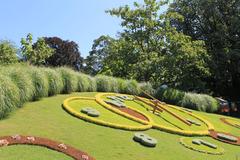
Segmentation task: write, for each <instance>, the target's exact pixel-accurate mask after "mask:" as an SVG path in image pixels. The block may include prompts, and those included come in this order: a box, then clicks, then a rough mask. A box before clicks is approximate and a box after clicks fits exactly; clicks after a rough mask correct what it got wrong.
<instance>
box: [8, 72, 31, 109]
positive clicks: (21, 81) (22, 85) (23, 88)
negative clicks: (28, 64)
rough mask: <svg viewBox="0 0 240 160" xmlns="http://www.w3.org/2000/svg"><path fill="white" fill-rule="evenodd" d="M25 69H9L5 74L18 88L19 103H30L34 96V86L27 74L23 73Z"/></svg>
mask: <svg viewBox="0 0 240 160" xmlns="http://www.w3.org/2000/svg"><path fill="white" fill-rule="evenodd" d="M25 69H26V68H22V67H11V68H10V67H9V69H8V72H7V73H5V74H6V75H7V76H9V77H10V78H11V80H12V82H13V83H14V84H15V85H16V86H17V87H18V88H19V94H20V102H21V104H20V105H22V104H23V103H24V102H28V101H32V100H33V94H34V86H33V83H32V80H31V76H30V75H29V74H26V73H24V70H25Z"/></svg>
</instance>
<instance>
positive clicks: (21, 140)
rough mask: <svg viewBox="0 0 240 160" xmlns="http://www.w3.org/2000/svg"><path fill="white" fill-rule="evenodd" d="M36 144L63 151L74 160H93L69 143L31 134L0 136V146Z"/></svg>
mask: <svg viewBox="0 0 240 160" xmlns="http://www.w3.org/2000/svg"><path fill="white" fill-rule="evenodd" d="M19 144H23V145H37V146H42V147H46V148H49V149H52V150H55V151H58V152H61V153H64V154H66V155H68V156H70V157H72V158H74V159H76V160H95V159H94V158H93V157H91V156H89V155H88V154H87V153H85V152H82V151H80V150H78V149H76V148H74V147H71V146H69V145H66V144H63V143H60V142H56V141H53V140H50V139H46V138H40V137H33V136H22V135H15V136H3V137H0V147H3V146H9V145H19Z"/></svg>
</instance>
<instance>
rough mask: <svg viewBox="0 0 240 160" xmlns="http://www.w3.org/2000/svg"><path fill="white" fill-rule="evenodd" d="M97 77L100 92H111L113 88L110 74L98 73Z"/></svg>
mask: <svg viewBox="0 0 240 160" xmlns="http://www.w3.org/2000/svg"><path fill="white" fill-rule="evenodd" d="M95 78H96V83H97V91H98V92H109V91H110V90H111V88H112V86H111V82H110V79H109V77H108V76H103V75H98V76H96V77H95Z"/></svg>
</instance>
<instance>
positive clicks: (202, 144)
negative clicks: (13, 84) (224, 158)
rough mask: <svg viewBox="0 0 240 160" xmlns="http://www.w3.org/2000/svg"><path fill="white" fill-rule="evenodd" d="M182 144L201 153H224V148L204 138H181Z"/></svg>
mask: <svg viewBox="0 0 240 160" xmlns="http://www.w3.org/2000/svg"><path fill="white" fill-rule="evenodd" d="M180 144H182V145H183V146H184V147H186V148H188V149H191V150H193V151H197V152H200V153H206V154H213V155H222V154H224V149H223V148H222V147H218V146H217V145H215V144H212V143H210V142H208V141H206V140H202V139H192V138H190V137H182V138H180Z"/></svg>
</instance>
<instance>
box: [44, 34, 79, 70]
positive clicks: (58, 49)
mask: <svg viewBox="0 0 240 160" xmlns="http://www.w3.org/2000/svg"><path fill="white" fill-rule="evenodd" d="M44 39H45V41H46V43H47V44H48V45H49V46H50V47H51V48H53V49H54V50H55V51H54V54H53V55H52V56H51V57H49V58H48V59H47V60H46V64H47V65H49V66H69V67H72V68H75V69H78V70H79V69H80V68H82V63H83V58H82V57H81V56H80V51H79V49H78V44H77V43H75V42H74V41H68V40H62V39H60V38H58V37H45V38H44Z"/></svg>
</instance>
